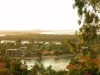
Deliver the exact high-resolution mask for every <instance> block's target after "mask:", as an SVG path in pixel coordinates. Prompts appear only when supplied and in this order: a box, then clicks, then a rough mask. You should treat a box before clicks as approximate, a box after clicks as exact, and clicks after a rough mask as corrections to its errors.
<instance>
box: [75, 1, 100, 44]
mask: <svg viewBox="0 0 100 75" xmlns="http://www.w3.org/2000/svg"><path fill="white" fill-rule="evenodd" d="M74 1H75V3H74V5H73V7H74V8H77V12H78V15H79V20H78V23H79V24H80V25H82V27H81V28H80V34H81V35H82V39H83V41H85V42H90V41H91V40H93V39H94V38H95V37H96V36H97V31H98V30H99V14H100V0H74Z"/></svg>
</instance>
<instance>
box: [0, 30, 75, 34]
mask: <svg viewBox="0 0 100 75" xmlns="http://www.w3.org/2000/svg"><path fill="white" fill-rule="evenodd" d="M74 33H75V31H73V30H25V31H19V30H15V31H14V30H0V34H1V35H19V34H69V35H70V34H71V35H72V34H74Z"/></svg>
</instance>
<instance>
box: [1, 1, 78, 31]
mask: <svg viewBox="0 0 100 75" xmlns="http://www.w3.org/2000/svg"><path fill="white" fill-rule="evenodd" d="M72 4H73V0H0V30H34V29H41V30H77V29H78V28H79V25H78V23H77V20H78V16H77V11H76V10H75V9H73V8H72Z"/></svg>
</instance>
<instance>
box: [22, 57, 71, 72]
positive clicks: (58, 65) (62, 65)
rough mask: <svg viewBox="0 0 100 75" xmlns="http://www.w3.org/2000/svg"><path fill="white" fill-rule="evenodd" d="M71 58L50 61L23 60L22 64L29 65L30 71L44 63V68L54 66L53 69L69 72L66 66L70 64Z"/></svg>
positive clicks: (51, 59)
mask: <svg viewBox="0 0 100 75" xmlns="http://www.w3.org/2000/svg"><path fill="white" fill-rule="evenodd" d="M69 61H70V57H68V58H50V59H43V60H32V59H31V60H29V59H28V60H21V62H22V63H25V64H27V66H28V70H30V69H31V68H32V66H34V64H35V63H42V64H43V65H44V67H45V68H46V67H48V66H50V65H51V66H52V69H54V70H56V71H58V70H67V69H66V66H67V65H68V64H69Z"/></svg>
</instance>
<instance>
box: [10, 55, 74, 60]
mask: <svg viewBox="0 0 100 75" xmlns="http://www.w3.org/2000/svg"><path fill="white" fill-rule="evenodd" d="M73 56H74V55H72V54H67V55H66V54H64V55H59V56H56V55H46V56H41V58H40V57H38V56H33V57H24V58H22V57H10V58H11V59H23V60H36V59H50V58H68V57H73Z"/></svg>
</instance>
